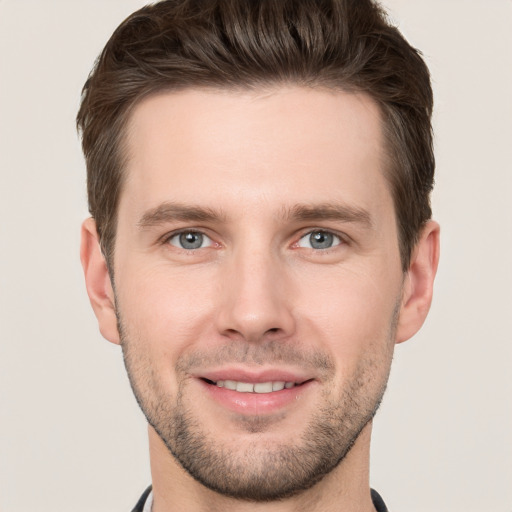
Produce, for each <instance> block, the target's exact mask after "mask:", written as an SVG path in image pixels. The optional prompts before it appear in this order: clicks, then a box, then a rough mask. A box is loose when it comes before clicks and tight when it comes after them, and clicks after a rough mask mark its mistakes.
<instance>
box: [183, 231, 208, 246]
mask: <svg viewBox="0 0 512 512" xmlns="http://www.w3.org/2000/svg"><path fill="white" fill-rule="evenodd" d="M180 245H181V246H182V247H183V248H184V249H199V248H200V247H201V246H202V245H203V235H202V234H201V233H195V232H193V231H188V232H187V233H181V234H180Z"/></svg>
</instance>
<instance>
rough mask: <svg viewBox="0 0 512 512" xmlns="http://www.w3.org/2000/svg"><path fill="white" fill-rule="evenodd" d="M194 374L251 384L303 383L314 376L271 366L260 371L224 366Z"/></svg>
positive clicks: (207, 378) (201, 376)
mask: <svg viewBox="0 0 512 512" xmlns="http://www.w3.org/2000/svg"><path fill="white" fill-rule="evenodd" d="M194 376H195V377H197V378H200V379H205V380H209V381H212V382H218V381H220V380H233V381H236V382H249V383H251V384H258V383H261V382H294V383H296V384H302V383H303V382H306V381H307V380H312V379H313V378H314V377H313V376H312V375H306V374H304V373H302V372H300V371H294V370H286V369H278V368H269V369H266V370H260V371H254V370H251V369H247V368H222V369H212V370H206V371H203V372H197V373H195V374H194Z"/></svg>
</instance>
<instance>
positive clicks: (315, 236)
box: [297, 230, 341, 250]
mask: <svg viewBox="0 0 512 512" xmlns="http://www.w3.org/2000/svg"><path fill="white" fill-rule="evenodd" d="M339 244H341V238H340V237H339V236H336V235H335V234H334V233H330V232H329V231H320V230H318V231H311V232H309V233H307V234H306V235H304V236H303V237H302V238H301V239H300V240H299V241H298V243H297V245H298V246H299V247H307V248H308V249H319V250H322V249H330V248H331V247H334V246H336V245H339Z"/></svg>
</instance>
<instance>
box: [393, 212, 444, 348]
mask: <svg viewBox="0 0 512 512" xmlns="http://www.w3.org/2000/svg"><path fill="white" fill-rule="evenodd" d="M439 232H440V229H439V224H437V222H434V221H428V222H427V224H426V225H425V226H424V228H423V230H422V232H421V236H420V239H419V241H418V243H417V244H416V247H415V249H414V251H413V253H412V255H411V263H410V266H409V270H408V272H407V275H406V276H405V281H404V288H403V296H402V306H401V309H400V318H399V320H398V326H397V333H396V342H397V343H401V342H403V341H406V340H408V339H409V338H411V337H412V336H413V335H414V334H416V332H418V330H419V329H420V327H421V326H422V325H423V322H424V321H425V319H426V317H427V314H428V311H429V309H430V304H431V302H432V293H433V287H434V278H435V276H436V272H437V265H438V263H439Z"/></svg>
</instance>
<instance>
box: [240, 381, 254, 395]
mask: <svg viewBox="0 0 512 512" xmlns="http://www.w3.org/2000/svg"><path fill="white" fill-rule="evenodd" d="M236 390H237V391H238V392H239V393H252V392H253V391H254V384H251V383H249V382H237V383H236Z"/></svg>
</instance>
